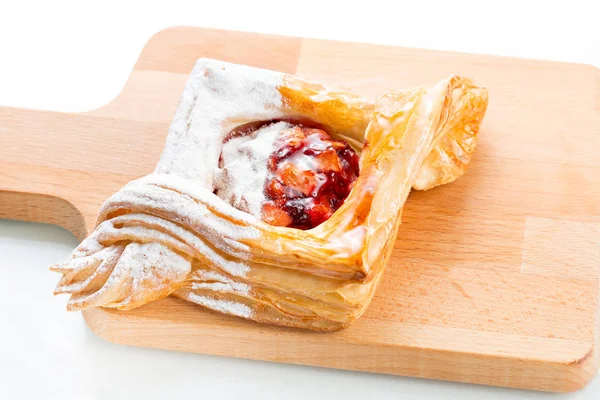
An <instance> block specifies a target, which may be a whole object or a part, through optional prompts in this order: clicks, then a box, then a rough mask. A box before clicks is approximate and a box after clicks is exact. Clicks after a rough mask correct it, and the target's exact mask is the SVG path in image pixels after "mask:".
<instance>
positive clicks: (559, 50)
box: [0, 0, 600, 399]
mask: <svg viewBox="0 0 600 400" xmlns="http://www.w3.org/2000/svg"><path fill="white" fill-rule="evenodd" d="M287 3H288V2H286V1H284V0H280V1H275V2H264V1H257V0H248V1H244V2H232V1H224V0H212V1H210V2H204V1H199V0H196V1H176V0H170V1H165V2H164V5H162V6H156V5H153V4H150V1H146V2H133V1H130V2H127V1H124V0H121V1H110V0H104V1H102V0H97V1H31V0H20V1H16V0H15V1H12V2H9V1H7V0H3V1H2V2H1V3H0V105H2V106H13V107H28V108H40V109H47V110H59V111H73V112H74V111H83V110H89V109H92V108H95V107H99V106H100V105H102V104H105V103H107V102H109V101H110V100H111V99H112V98H113V97H115V96H116V95H117V93H118V92H119V91H120V89H121V87H122V86H123V84H124V83H125V80H126V78H127V76H128V74H129V72H130V71H131V69H132V67H133V65H134V63H135V60H136V59H137V57H138V55H139V53H140V51H141V49H142V47H143V45H144V43H145V42H146V41H147V40H148V38H149V37H150V36H151V35H152V34H153V33H156V32H157V31H159V30H161V29H163V28H166V27H169V26H174V25H192V26H207V27H216V28H223V29H235V30H247V31H254V32H265V33H274V34H283V35H294V36H305V37H316V38H323V39H338V40H347V41H359V42H370V43H381V44H393V45H400V46H408V47H421V48H431V49H441V50H454V51H463V52H472V53H483V54H497V55H506V56H516V57H527V58H540V59H548V60H558V61H568V62H576V63H587V64H593V65H595V66H600V29H599V20H598V15H599V14H598V13H599V10H598V9H597V6H596V7H595V6H594V5H595V4H596V3H598V2H597V1H573V0H571V1H566V2H542V1H539V2H533V1H531V2H527V1H525V0H522V1H518V2H510V1H498V2H494V3H491V2H483V1H479V2H478V1H469V2H467V1H448V2H433V1H421V2H419V1H416V0H413V1H411V2H409V3H408V2H407V3H401V2H393V3H395V4H398V5H396V6H394V7H392V9H389V8H388V7H389V6H387V7H384V3H385V2H383V1H375V0H364V1H362V2H357V3H356V4H354V3H351V2H350V1H344V2H337V1H336V2H326V0H320V1H306V0H303V1H292V2H289V3H290V4H291V5H290V6H287V5H284V4H287ZM390 3H392V2H390ZM342 4H344V5H342ZM1 128H2V127H0V132H1ZM15 140H17V138H15ZM0 157H2V149H0ZM0 173H2V171H0ZM76 244H77V242H76V240H75V239H74V238H73V237H72V236H71V235H70V234H69V233H67V232H66V231H64V230H62V229H60V228H57V227H53V226H45V225H38V224H30V223H22V222H12V221H1V220H0V270H1V271H0V273H1V274H2V275H0V276H1V278H0V399H12V398H40V399H58V398H60V399H121V398H122V399H129V398H144V399H159V398H160V399H162V398H183V397H186V398H215V399H221V398H227V399H229V398H232V399H236V398H240V399H241V398H244V399H283V398H286V399H288V398H289V399H296V398H297V399H306V398H310V399H335V398H344V399H367V398H368V399H370V398H374V399H379V398H382V399H383V398H394V399H398V398H402V399H429V398H434V399H435V398H452V399H471V398H472V399H480V398H491V399H507V398H515V399H532V398H542V399H557V398H560V399H598V398H600V377H596V378H595V379H594V381H593V382H592V383H591V384H590V385H589V386H588V387H587V388H586V389H584V390H583V391H580V392H577V393H573V394H568V395H555V394H545V393H535V392H524V391H518V390H510V389H499V388H491V387H483V386H474V385H466V384H457V383H449V382H436V381H427V380H419V379H413V378H401V377H391V376H382V375H373V374H363V373H355V372H347V371H334V370H325V369H319V368H310V367H299V366H290V365H281V364H272V363H264V362H256V361H246V360H235V359H228V358H219V357H210V356H202V355H195V354H183V353H174V352H167V351H158V350H147V349H136V348H126V347H121V346H117V345H113V344H109V343H107V342H104V341H103V340H101V339H99V338H97V337H95V336H94V335H93V334H92V333H90V331H89V330H88V329H87V328H86V326H85V324H84V322H83V320H82V319H81V316H80V314H78V313H67V312H66V311H64V304H65V299H64V298H54V297H52V296H51V292H52V289H53V286H54V284H55V283H56V281H57V276H55V275H54V274H51V273H50V272H48V270H47V267H48V265H50V264H52V263H54V262H57V261H60V260H62V259H64V258H66V257H67V255H68V254H69V252H70V250H71V249H72V248H73V247H74V246H75V245H76Z"/></svg>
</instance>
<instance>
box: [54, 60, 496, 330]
mask: <svg viewBox="0 0 600 400" xmlns="http://www.w3.org/2000/svg"><path fill="white" fill-rule="evenodd" d="M486 106H487V93H486V91H485V89H482V88H479V87H476V86H474V85H473V83H472V82H471V81H470V80H469V79H467V78H463V77H459V76H451V77H449V78H447V79H443V80H441V81H439V82H438V83H436V84H433V85H429V86H421V87H417V88H413V89H410V90H402V91H390V92H388V93H385V94H383V96H381V97H380V98H379V99H378V100H377V101H376V102H372V101H369V100H367V99H366V98H364V97H362V96H360V95H358V94H354V93H350V92H347V91H343V90H340V89H336V88H331V87H328V86H324V85H321V84H317V83H313V82H309V81H306V80H303V79H300V78H298V77H295V76H290V75H285V74H282V73H279V72H274V71H267V70H262V69H256V68H251V67H247V66H240V65H234V64H229V63H225V62H221V61H215V60H208V59H200V60H199V61H198V62H197V64H196V66H195V67H194V69H193V71H192V74H191V76H190V78H189V80H188V82H187V85H186V87H185V90H184V92H183V95H182V97H181V101H180V105H179V108H178V110H177V112H176V114H175V117H174V120H173V123H172V125H171V128H170V130H169V135H168V138H167V142H166V146H165V149H164V152H163V154H162V157H161V159H160V162H159V163H158V165H157V167H156V170H155V172H154V173H152V174H150V175H148V176H146V177H144V178H141V179H139V180H136V181H133V182H131V183H129V184H128V185H126V186H125V187H124V188H122V189H121V190H120V191H118V192H117V193H115V194H114V195H113V196H112V197H110V198H109V199H108V200H107V201H106V202H105V204H104V205H103V207H102V209H101V211H100V215H99V217H98V225H97V227H96V229H95V230H94V232H93V233H92V234H91V235H90V236H89V237H88V238H87V239H85V240H84V241H83V242H82V243H81V244H80V245H79V246H78V247H77V249H75V251H74V252H73V254H72V255H71V257H70V259H69V260H68V261H67V262H65V263H63V264H59V265H56V266H54V267H52V269H53V270H55V271H57V272H60V273H62V274H63V276H62V278H61V280H60V282H59V284H58V287H57V289H56V293H70V294H71V298H70V300H69V303H68V308H69V309H70V310H81V309H84V308H87V307H99V306H101V307H116V308H119V309H122V310H128V309H132V308H135V307H139V306H141V305H143V304H146V303H148V302H151V301H154V300H157V299H160V298H162V297H165V296H169V295H174V296H177V297H179V298H182V299H185V300H187V301H190V302H193V303H196V304H199V305H201V306H204V307H207V308H210V309H212V310H215V311H219V312H222V313H227V314H231V315H236V316H239V317H244V318H248V319H252V320H255V321H258V322H263V323H270V324H278V325H286V326H294V327H302V328H309V329H315V330H335V329H340V328H342V327H344V326H347V325H348V324H349V323H351V322H352V321H354V320H355V319H356V318H358V317H359V316H360V315H361V314H362V313H363V312H364V311H365V309H366V307H367V306H368V304H369V302H370V300H371V298H372V296H373V293H374V291H375V288H376V287H377V282H378V281H379V279H380V278H381V276H382V273H383V270H384V267H385V264H386V261H387V259H388V257H389V255H390V253H391V250H392V248H393V246H394V242H395V240H396V233H397V231H398V227H399V225H400V215H401V211H402V206H403V204H404V202H405V200H406V198H407V196H408V193H409V192H410V190H411V188H412V187H414V188H416V189H430V188H433V187H434V186H437V185H441V184H445V183H448V182H452V181H453V180H455V179H456V178H458V177H459V176H461V175H462V174H463V173H464V172H465V169H466V168H467V165H468V164H469V161H470V157H471V154H472V152H473V150H474V148H475V145H476V141H477V132H478V130H479V125H480V123H481V120H482V118H483V115H484V113H485V109H486Z"/></svg>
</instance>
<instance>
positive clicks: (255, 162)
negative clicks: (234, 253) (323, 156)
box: [215, 122, 292, 218]
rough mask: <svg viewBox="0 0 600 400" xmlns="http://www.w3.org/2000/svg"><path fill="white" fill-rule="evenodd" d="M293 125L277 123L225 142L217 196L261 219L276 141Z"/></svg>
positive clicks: (217, 177)
mask: <svg viewBox="0 0 600 400" xmlns="http://www.w3.org/2000/svg"><path fill="white" fill-rule="evenodd" d="M291 127H292V125H291V124H289V123H287V122H277V123H273V124H269V125H266V126H263V127H261V128H260V129H257V130H256V131H254V132H252V133H251V134H249V135H245V136H239V137H234V138H232V139H230V140H228V141H227V142H225V144H224V145H223V151H222V153H221V157H222V163H223V167H222V169H220V170H219V173H218V174H217V176H216V177H215V178H216V179H215V189H216V190H217V191H216V194H217V196H219V197H220V198H222V199H223V200H225V201H226V202H228V203H229V204H231V205H232V206H233V207H235V208H237V209H239V210H242V211H246V212H248V213H250V214H252V215H254V216H256V217H259V218H260V215H261V209H262V203H263V201H264V200H265V193H264V185H265V181H266V179H267V176H268V169H267V162H268V161H269V156H270V155H271V153H272V151H273V143H274V142H275V140H276V139H277V137H278V136H279V134H280V133H281V132H282V131H284V130H286V129H289V128H291Z"/></svg>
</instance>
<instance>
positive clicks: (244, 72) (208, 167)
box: [156, 58, 285, 190]
mask: <svg viewBox="0 0 600 400" xmlns="http://www.w3.org/2000/svg"><path fill="white" fill-rule="evenodd" d="M282 85H283V74H282V73H279V72H274V71H268V70H263V69H259V68H249V67H246V66H241V65H235V64H229V63H226V62H222V61H216V60H210V59H204V58H203V59H200V60H198V61H197V63H196V65H195V67H194V69H193V71H192V74H191V76H190V78H189V80H188V83H187V85H186V88H185V90H184V92H183V94H182V96H181V100H180V103H179V107H178V110H177V112H176V114H175V117H174V119H173V122H172V124H171V127H170V129H169V136H168V138H167V143H166V145H165V150H164V152H163V154H162V156H161V159H160V162H159V164H158V166H157V168H156V172H159V173H170V174H177V175H179V176H182V177H186V178H189V179H192V180H194V181H195V182H197V183H198V184H200V185H202V186H204V187H206V188H209V189H211V190H212V189H213V178H214V174H215V173H216V172H217V168H218V166H217V164H218V161H219V156H220V154H221V149H222V147H223V140H224V139H225V137H226V135H227V134H228V133H229V132H230V131H231V130H233V129H234V128H236V127H238V126H240V125H244V124H246V123H249V122H255V121H268V120H272V119H278V118H283V117H284V116H285V114H284V112H283V110H282V103H283V102H282V97H281V94H280V93H279V91H278V87H280V86H282Z"/></svg>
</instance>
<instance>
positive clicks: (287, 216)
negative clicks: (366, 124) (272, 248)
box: [262, 126, 359, 229]
mask: <svg viewBox="0 0 600 400" xmlns="http://www.w3.org/2000/svg"><path fill="white" fill-rule="evenodd" d="M273 148H274V150H273V153H272V154H271V156H270V158H269V161H268V168H269V177H268V178H267V181H266V182H265V197H266V199H265V202H264V203H263V206H262V220H263V221H265V222H266V223H268V224H271V225H276V226H286V227H290V228H297V229H311V228H314V227H316V226H318V225H319V224H321V223H323V222H324V221H326V220H327V219H328V218H329V217H331V215H332V214H333V213H334V211H335V210H337V209H338V208H339V207H340V206H341V205H342V204H343V203H344V200H345V199H346V197H348V194H349V193H350V190H351V189H352V187H353V186H354V182H355V181H356V179H357V177H358V172H359V171H358V155H356V153H355V152H354V150H352V148H351V147H350V146H349V145H348V143H346V142H344V141H342V140H335V139H332V138H331V137H330V136H329V135H328V134H327V133H325V132H324V131H323V130H321V129H315V128H306V127H303V126H294V127H292V128H290V129H286V130H284V131H282V132H281V134H280V135H279V137H278V138H277V139H276V140H275V143H274V147H273Z"/></svg>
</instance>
